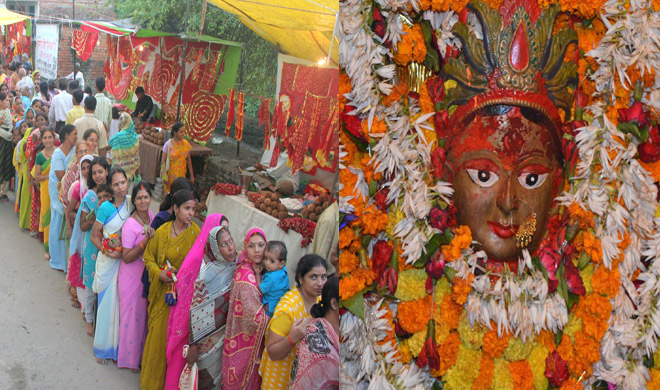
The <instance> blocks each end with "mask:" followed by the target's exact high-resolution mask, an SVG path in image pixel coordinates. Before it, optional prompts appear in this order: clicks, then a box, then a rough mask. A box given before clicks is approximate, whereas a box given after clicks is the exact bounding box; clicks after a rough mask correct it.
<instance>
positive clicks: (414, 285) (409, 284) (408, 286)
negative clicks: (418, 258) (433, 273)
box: [394, 268, 428, 301]
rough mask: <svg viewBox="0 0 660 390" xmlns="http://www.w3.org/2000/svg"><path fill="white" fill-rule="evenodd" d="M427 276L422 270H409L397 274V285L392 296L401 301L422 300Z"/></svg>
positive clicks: (424, 294)
mask: <svg viewBox="0 0 660 390" xmlns="http://www.w3.org/2000/svg"><path fill="white" fill-rule="evenodd" d="M427 276H428V275H427V274H426V272H425V271H424V270H423V269H417V268H415V269H409V270H406V271H403V272H400V273H399V283H398V284H397V287H396V293H395V294H394V296H395V297H396V298H398V299H399V300H402V301H413V300H415V299H419V298H424V297H425V296H426V295H427V294H426V287H425V285H426V278H427Z"/></svg>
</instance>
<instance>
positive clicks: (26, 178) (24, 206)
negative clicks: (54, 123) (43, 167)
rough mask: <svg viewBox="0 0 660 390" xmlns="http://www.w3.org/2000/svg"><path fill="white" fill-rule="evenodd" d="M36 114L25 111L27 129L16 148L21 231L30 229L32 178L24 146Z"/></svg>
mask: <svg viewBox="0 0 660 390" xmlns="http://www.w3.org/2000/svg"><path fill="white" fill-rule="evenodd" d="M36 116H37V114H36V113H35V112H34V110H33V109H31V108H28V109H27V110H26V111H25V116H24V117H23V120H24V121H25V122H26V123H27V124H28V128H27V130H26V131H25V134H23V139H22V140H21V143H20V144H19V145H20V146H17V148H18V162H19V164H20V167H21V171H20V172H19V175H20V181H21V187H20V191H19V198H20V201H19V214H18V226H20V227H21V228H22V229H30V210H31V209H32V192H31V189H30V182H31V180H32V177H31V176H30V171H28V166H29V164H28V157H27V155H26V153H25V146H26V144H27V142H28V140H29V139H30V135H31V134H32V124H33V123H34V119H35V117H36Z"/></svg>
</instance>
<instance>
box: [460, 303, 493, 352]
mask: <svg viewBox="0 0 660 390" xmlns="http://www.w3.org/2000/svg"><path fill="white" fill-rule="evenodd" d="M487 331H488V328H486V327H485V326H483V325H481V324H480V323H475V324H474V327H472V326H470V323H469V322H468V320H467V313H466V312H465V311H463V315H461V319H460V321H459V323H458V335H459V336H460V337H461V343H463V345H465V346H466V347H468V348H472V349H480V348H481V346H482V345H483V343H484V335H485V334H486V332H487Z"/></svg>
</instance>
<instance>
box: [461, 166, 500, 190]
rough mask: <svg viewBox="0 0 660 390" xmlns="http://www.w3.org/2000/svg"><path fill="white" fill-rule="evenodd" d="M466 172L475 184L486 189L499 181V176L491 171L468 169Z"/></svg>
mask: <svg viewBox="0 0 660 390" xmlns="http://www.w3.org/2000/svg"><path fill="white" fill-rule="evenodd" d="M466 171H467V174H468V175H469V176H470V179H472V181H473V182H474V184H477V185H478V186H481V187H484V188H488V187H492V186H493V184H495V183H497V180H499V176H497V175H496V174H495V173H494V172H491V171H482V170H479V169H466Z"/></svg>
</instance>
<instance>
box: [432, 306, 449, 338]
mask: <svg viewBox="0 0 660 390" xmlns="http://www.w3.org/2000/svg"><path fill="white" fill-rule="evenodd" d="M438 312H439V310H437V309H436V312H435V316H434V317H437V316H438ZM434 319H435V318H434ZM451 330H452V329H451V328H450V327H449V325H447V324H446V323H444V322H441V321H438V320H436V322H435V342H436V343H437V344H438V345H442V344H444V343H446V342H447V338H448V337H449V334H450V333H451Z"/></svg>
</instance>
